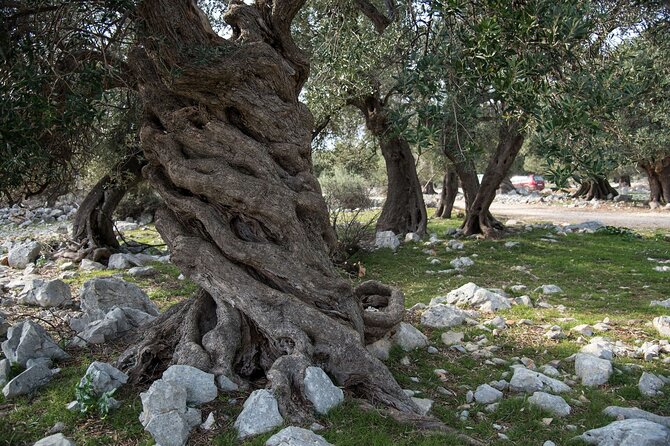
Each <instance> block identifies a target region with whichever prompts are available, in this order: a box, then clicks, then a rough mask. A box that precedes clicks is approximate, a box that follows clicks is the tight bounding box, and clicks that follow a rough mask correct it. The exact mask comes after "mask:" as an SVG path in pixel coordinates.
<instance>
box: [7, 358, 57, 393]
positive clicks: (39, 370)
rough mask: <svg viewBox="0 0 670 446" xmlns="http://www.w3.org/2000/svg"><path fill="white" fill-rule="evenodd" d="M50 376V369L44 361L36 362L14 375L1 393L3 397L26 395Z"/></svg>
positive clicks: (48, 379)
mask: <svg viewBox="0 0 670 446" xmlns="http://www.w3.org/2000/svg"><path fill="white" fill-rule="evenodd" d="M51 378H53V373H52V372H51V369H49V367H47V365H46V364H44V363H38V364H36V365H33V366H32V367H30V368H28V369H27V370H24V371H23V372H21V373H19V374H18V375H16V376H15V377H14V378H13V379H12V380H10V381H9V382H8V383H7V384H6V385H5V387H4V388H3V389H2V393H3V395H5V398H14V397H17V396H20V395H27V394H29V393H33V392H34V391H35V390H37V389H39V388H40V387H42V386H44V385H45V384H47V383H48V382H49V381H51Z"/></svg>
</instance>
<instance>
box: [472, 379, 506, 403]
mask: <svg viewBox="0 0 670 446" xmlns="http://www.w3.org/2000/svg"><path fill="white" fill-rule="evenodd" d="M502 397H503V393H502V392H501V391H500V390H498V389H494V388H493V387H491V386H490V385H488V384H482V385H481V386H479V387H477V390H476V391H475V401H477V402H478V403H479V404H491V403H495V402H496V401H498V400H500V399H502Z"/></svg>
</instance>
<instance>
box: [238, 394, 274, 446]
mask: <svg viewBox="0 0 670 446" xmlns="http://www.w3.org/2000/svg"><path fill="white" fill-rule="evenodd" d="M282 423H284V418H282V416H281V415H280V414H279V407H278V405H277V400H276V399H275V397H274V395H273V394H272V392H270V391H269V390H267V389H259V390H256V391H254V392H252V394H251V395H249V398H247V400H246V401H245V402H244V406H243V409H242V412H241V413H240V415H239V416H238V417H237V419H236V420H235V424H234V426H235V428H236V429H237V432H238V437H239V438H240V439H242V438H246V437H250V436H252V435H258V434H262V433H265V432H269V431H271V430H272V429H274V428H275V427H277V426H281V425H282Z"/></svg>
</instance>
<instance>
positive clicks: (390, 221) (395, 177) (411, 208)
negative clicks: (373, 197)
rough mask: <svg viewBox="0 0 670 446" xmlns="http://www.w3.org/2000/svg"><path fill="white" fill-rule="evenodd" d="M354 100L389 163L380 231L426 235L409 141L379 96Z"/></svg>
mask: <svg viewBox="0 0 670 446" xmlns="http://www.w3.org/2000/svg"><path fill="white" fill-rule="evenodd" d="M352 103H353V105H355V106H356V107H357V108H358V109H359V110H361V112H362V113H363V115H364V117H365V122H366V126H367V128H368V130H370V132H371V133H372V134H373V135H375V136H376V137H377V138H379V144H380V147H381V152H382V156H383V157H384V161H385V163H386V173H387V177H388V187H387V194H386V201H385V202H384V206H383V208H382V212H381V214H380V215H379V219H378V220H377V228H376V229H377V231H393V232H394V233H396V234H406V233H408V232H415V233H417V234H419V235H422V234H425V232H426V226H427V224H428V214H427V212H426V205H425V203H424V201H423V193H422V190H421V183H420V182H419V177H418V176H417V173H416V165H415V164H414V156H412V151H411V150H410V147H409V143H408V142H407V141H406V140H405V139H404V138H402V137H401V136H399V135H396V134H394V131H393V128H392V127H391V124H390V123H389V122H388V115H387V110H386V108H385V105H384V104H383V103H382V101H381V99H380V98H379V95H377V94H376V95H370V96H367V97H365V98H362V99H360V100H356V101H352Z"/></svg>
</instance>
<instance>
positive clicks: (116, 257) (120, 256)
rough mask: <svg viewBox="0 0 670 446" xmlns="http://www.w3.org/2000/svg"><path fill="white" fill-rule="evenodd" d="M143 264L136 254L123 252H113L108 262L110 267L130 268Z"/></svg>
mask: <svg viewBox="0 0 670 446" xmlns="http://www.w3.org/2000/svg"><path fill="white" fill-rule="evenodd" d="M141 265H142V263H141V262H140V261H139V260H138V259H137V258H136V257H135V256H134V255H132V254H127V253H123V252H119V253H115V254H112V255H111V256H110V257H109V261H108V262H107V267H108V268H109V269H129V268H132V267H133V266H141Z"/></svg>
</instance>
